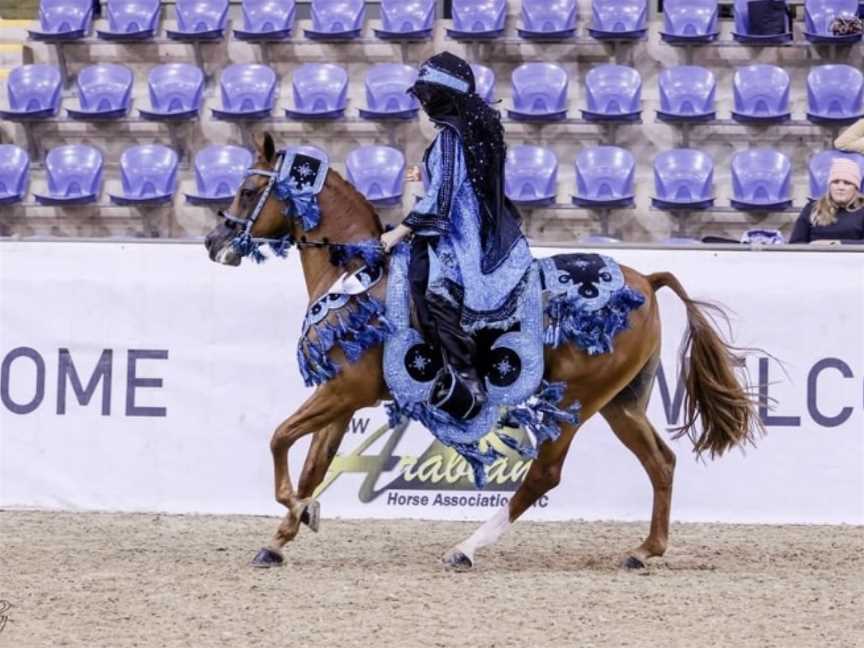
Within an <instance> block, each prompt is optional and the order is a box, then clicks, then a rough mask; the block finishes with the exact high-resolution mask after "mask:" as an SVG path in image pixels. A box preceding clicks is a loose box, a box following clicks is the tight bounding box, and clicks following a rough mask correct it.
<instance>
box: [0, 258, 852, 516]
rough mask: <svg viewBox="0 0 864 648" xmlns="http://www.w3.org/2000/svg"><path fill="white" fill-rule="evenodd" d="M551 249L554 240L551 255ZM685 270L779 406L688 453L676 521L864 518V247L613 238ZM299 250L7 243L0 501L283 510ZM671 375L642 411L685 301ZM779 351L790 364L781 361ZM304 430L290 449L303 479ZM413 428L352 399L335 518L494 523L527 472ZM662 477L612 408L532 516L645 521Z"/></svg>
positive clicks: (662, 420)
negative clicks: (484, 466) (251, 257)
mask: <svg viewBox="0 0 864 648" xmlns="http://www.w3.org/2000/svg"><path fill="white" fill-rule="evenodd" d="M555 252H559V251H558V250H551V249H540V250H537V253H538V254H541V255H546V254H553V253H555ZM614 256H615V257H616V258H617V259H618V260H619V261H620V262H621V263H622V264H626V265H629V266H631V267H634V268H636V269H638V270H640V271H642V272H645V273H649V272H654V271H660V270H667V271H671V272H673V273H675V275H676V276H677V277H678V278H679V279H680V280H681V282H682V283H683V284H684V286H685V287H686V288H687V290H688V292H689V293H690V295H691V297H694V298H697V299H708V300H716V301H719V302H721V303H723V304H725V305H727V306H729V307H730V308H731V309H732V310H733V311H734V315H733V318H732V322H733V327H734V332H735V342H736V343H737V344H739V345H741V346H755V347H761V348H763V349H765V350H766V351H767V352H768V353H769V354H770V356H773V358H772V357H770V356H768V355H755V356H753V357H751V358H750V359H749V360H748V366H747V369H748V370H749V373H750V375H751V378H752V379H753V381H754V382H756V383H758V385H759V386H760V389H761V390H762V391H763V393H764V394H765V395H766V397H767V398H770V399H771V400H772V401H774V402H775V405H774V407H773V409H771V410H770V411H767V412H765V413H764V415H765V422H766V425H767V427H768V434H767V436H766V437H765V438H763V439H762V440H761V442H760V443H759V446H758V447H757V448H755V449H749V450H747V451H746V454H742V453H740V452H737V451H734V452H732V453H731V454H730V455H729V456H726V457H724V458H722V459H720V460H718V461H716V462H707V463H700V462H697V461H696V460H695V459H694V458H693V456H692V453H691V448H690V445H689V442H686V441H676V442H672V447H673V448H674V450H675V452H676V453H677V455H678V468H677V472H676V481H675V489H674V499H673V518H674V519H675V520H680V521H715V520H716V521H724V522H772V523H799V522H800V523H852V524H862V523H864V403H862V400H864V389H862V387H864V339H862V338H864V256H862V255H861V254H844V253H835V254H819V253H807V252H796V253H792V252H771V253H767V252H766V253H758V252H747V251H738V250H734V251H732V250H730V251H729V252H725V251H724V252H708V251H688V250H675V251H668V250H617V251H616V252H615V254H614ZM306 302H307V299H306V292H305V284H304V282H303V278H302V276H301V271H300V266H299V263H298V261H297V256H296V253H292V255H291V258H289V259H288V260H287V261H270V262H269V263H266V264H264V265H262V266H256V265H254V264H247V263H244V264H243V266H242V267H241V268H225V267H221V266H217V265H216V264H213V263H211V262H210V261H209V260H208V259H207V256H206V253H205V251H204V249H203V247H202V246H198V245H194V246H193V245H172V244H152V243H141V244H108V243H26V242H4V243H2V244H0V361H2V367H0V368H2V376H0V379H2V380H0V396H2V402H0V507H38V508H60V509H90V510H123V511H166V512H177V513H179V512H183V513H188V512H196V513H253V514H278V513H280V512H281V510H282V509H281V507H280V506H279V505H278V504H276V503H275V501H274V500H273V485H272V462H271V458H270V451H269V440H270V435H271V433H272V430H273V429H274V428H275V426H276V425H277V424H278V423H279V422H280V421H282V420H283V419H285V418H287V417H288V416H289V415H290V414H291V413H292V412H293V411H294V410H295V409H296V408H297V407H298V406H299V405H300V404H301V402H302V401H303V400H304V399H305V398H306V397H307V396H308V395H309V394H310V393H311V390H309V389H306V388H305V387H303V385H302V381H301V380H300V378H299V376H298V372H297V365H296V360H295V349H296V340H297V336H298V333H299V330H300V323H301V320H302V317H303V314H304V311H305V307H306ZM660 304H661V312H662V318H663V327H664V332H663V343H664V352H663V364H662V370H663V371H662V374H661V376H660V377H659V380H658V381H657V384H656V386H655V393H654V395H653V398H652V402H651V407H650V415H651V419H652V420H653V422H654V424H655V426H656V427H657V429H658V430H659V431H660V432H661V434H664V433H665V432H664V431H665V430H666V429H667V428H668V427H671V426H674V425H675V424H676V423H679V422H680V421H681V418H682V411H681V410H682V408H681V392H680V391H679V386H678V384H677V372H678V367H677V366H676V361H677V353H676V352H677V348H678V344H679V341H680V338H681V333H682V331H683V326H684V311H683V307H682V305H681V303H680V301H678V300H677V298H676V297H675V296H674V295H673V294H672V293H671V292H670V291H668V290H663V291H661V292H660ZM774 358H776V359H777V360H779V361H781V362H782V365H781V364H780V363H778V361H777V360H775V359H774ZM307 445H308V444H307V443H300V444H298V446H296V447H295V449H294V450H293V452H292V455H291V466H292V470H293V477H294V478H295V479H296V477H297V476H298V475H299V473H300V468H301V466H302V461H303V458H304V456H305V449H306V447H307ZM452 459H453V456H452V454H450V453H449V452H448V453H443V452H441V448H440V446H437V445H436V444H434V443H433V438H432V436H431V435H430V434H429V433H428V432H426V431H425V430H424V429H422V428H420V427H419V426H412V427H411V428H409V430H408V431H407V432H406V433H405V434H404V435H398V434H395V433H393V432H392V431H390V430H388V429H387V428H386V416H385V414H384V410H383V408H378V409H374V410H363V411H361V412H358V413H357V414H356V416H355V418H354V420H353V421H352V425H351V429H350V430H349V432H348V433H347V434H346V436H345V439H344V441H343V444H342V447H341V448H340V455H339V456H338V457H337V459H336V461H335V462H334V466H333V470H331V473H330V475H329V476H328V485H327V487H326V488H325V490H324V491H323V494H322V495H321V502H322V507H323V514H324V515H325V516H331V517H332V516H339V517H353V518H397V517H411V518H435V519H484V518H486V517H488V516H489V515H490V514H491V512H492V511H493V509H494V508H496V507H497V506H500V505H501V504H502V503H503V502H504V501H506V499H507V498H509V497H510V496H511V495H512V492H513V489H514V488H515V480H518V478H519V476H520V475H522V474H524V470H525V465H524V464H520V463H518V462H515V461H511V462H509V463H508V464H507V465H505V466H503V467H501V468H500V469H498V470H496V472H495V474H494V475H493V476H492V480H491V482H492V483H491V484H490V487H489V488H487V490H485V491H482V492H477V491H474V490H472V489H470V487H469V488H466V484H465V481H464V479H460V476H461V475H462V473H463V468H464V465H462V464H459V463H458V462H455V461H452ZM650 510H651V487H650V484H649V482H648V479H647V477H646V475H645V473H644V471H643V470H642V468H641V466H640V465H639V464H638V462H637V461H636V459H635V458H634V457H633V456H632V455H631V454H630V453H629V451H627V450H626V449H625V448H624V447H623V446H622V445H621V444H620V443H619V442H618V441H617V439H616V438H615V436H614V435H613V434H612V433H611V431H610V430H609V428H608V426H607V425H606V423H605V422H604V421H603V420H602V419H600V418H599V417H598V418H596V419H592V420H591V421H590V422H588V423H587V424H586V425H585V426H584V427H583V428H582V429H581V430H580V431H579V433H578V435H577V437H576V439H575V441H574V443H573V445H572V448H571V450H570V455H569V457H568V460H567V463H566V466H565V470H564V478H563V481H562V483H561V485H560V486H559V487H558V488H557V489H555V490H554V491H553V492H552V493H550V494H549V496H548V497H547V498H544V500H542V501H541V502H540V503H539V504H538V505H537V506H535V507H534V508H533V509H532V510H531V511H530V512H529V515H530V516H531V517H533V518H534V519H548V520H552V519H576V518H583V519H617V520H638V519H647V518H648V517H649V516H650Z"/></svg>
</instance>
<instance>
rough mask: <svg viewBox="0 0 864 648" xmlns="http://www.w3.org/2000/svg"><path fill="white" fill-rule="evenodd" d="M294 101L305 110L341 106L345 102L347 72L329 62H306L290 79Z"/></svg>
mask: <svg viewBox="0 0 864 648" xmlns="http://www.w3.org/2000/svg"><path fill="white" fill-rule="evenodd" d="M291 87H292V90H293V94H294V105H295V106H296V108H297V109H298V110H302V111H304V112H316V113H324V112H332V111H334V110H343V109H344V108H345V106H346V105H347V103H348V72H346V71H345V68H342V67H340V66H338V65H334V64H332V63H307V64H306V65H301V66H300V67H298V68H297V69H296V70H295V71H294V76H293V77H292V80H291Z"/></svg>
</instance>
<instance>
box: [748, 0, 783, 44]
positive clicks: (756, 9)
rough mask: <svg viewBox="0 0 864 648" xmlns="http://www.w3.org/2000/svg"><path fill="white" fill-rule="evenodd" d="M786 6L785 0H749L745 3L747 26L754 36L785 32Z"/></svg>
mask: <svg viewBox="0 0 864 648" xmlns="http://www.w3.org/2000/svg"><path fill="white" fill-rule="evenodd" d="M786 12H787V7H786V1H785V0H750V2H749V3H748V4H747V27H748V29H749V30H750V33H751V34H753V35H754V36H774V35H777V34H785V33H786V32H787V31H789V30H788V29H787V28H786V25H787V23H786V16H787V13H786Z"/></svg>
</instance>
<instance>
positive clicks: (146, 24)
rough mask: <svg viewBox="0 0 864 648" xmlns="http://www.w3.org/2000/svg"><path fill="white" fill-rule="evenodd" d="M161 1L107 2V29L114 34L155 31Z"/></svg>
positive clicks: (120, 0) (125, 0)
mask: <svg viewBox="0 0 864 648" xmlns="http://www.w3.org/2000/svg"><path fill="white" fill-rule="evenodd" d="M161 8H162V3H161V0H108V7H107V12H106V13H107V17H108V28H109V30H110V31H111V32H113V33H115V34H134V33H136V32H141V31H147V30H152V29H156V27H157V24H158V22H159V12H160V11H161Z"/></svg>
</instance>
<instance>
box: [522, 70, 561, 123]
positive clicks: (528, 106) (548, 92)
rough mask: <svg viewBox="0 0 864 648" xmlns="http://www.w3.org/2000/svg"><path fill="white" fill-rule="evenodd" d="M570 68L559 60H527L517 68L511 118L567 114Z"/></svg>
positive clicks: (553, 117) (556, 117)
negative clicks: (549, 61)
mask: <svg viewBox="0 0 864 648" xmlns="http://www.w3.org/2000/svg"><path fill="white" fill-rule="evenodd" d="M569 85H570V80H569V78H568V77H567V71H566V70H565V69H564V68H562V67H561V66H560V65H556V64H555V63H525V64H524V65H520V66H519V67H517V68H516V69H515V70H513V108H512V109H511V110H508V111H507V114H508V115H509V116H510V118H511V119H518V120H521V121H556V120H560V119H564V118H566V117H567V104H568V97H567V93H568V88H569Z"/></svg>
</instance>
